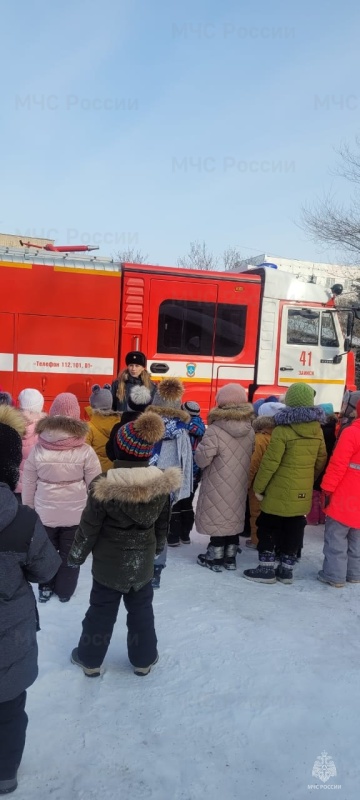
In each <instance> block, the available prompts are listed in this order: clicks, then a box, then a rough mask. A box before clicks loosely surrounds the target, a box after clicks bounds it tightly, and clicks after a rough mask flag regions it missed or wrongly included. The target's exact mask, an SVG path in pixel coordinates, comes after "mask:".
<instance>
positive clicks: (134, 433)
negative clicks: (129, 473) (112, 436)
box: [115, 411, 165, 461]
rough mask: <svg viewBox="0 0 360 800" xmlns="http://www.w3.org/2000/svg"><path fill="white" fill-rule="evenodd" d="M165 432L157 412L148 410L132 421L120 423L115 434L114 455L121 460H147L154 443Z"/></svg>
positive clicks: (158, 440)
mask: <svg viewBox="0 0 360 800" xmlns="http://www.w3.org/2000/svg"><path fill="white" fill-rule="evenodd" d="M164 434H165V425H164V423H163V421H162V419H161V417H159V415H158V414H154V413H153V412H152V411H148V412H147V413H146V414H140V416H139V417H138V418H137V419H136V420H135V421H134V422H128V423H127V425H122V426H121V427H120V428H119V430H118V432H117V434H116V447H115V451H116V456H117V460H121V461H148V460H149V458H150V456H151V454H152V451H153V448H154V445H155V444H156V442H160V440H161V439H162V438H163V436H164Z"/></svg>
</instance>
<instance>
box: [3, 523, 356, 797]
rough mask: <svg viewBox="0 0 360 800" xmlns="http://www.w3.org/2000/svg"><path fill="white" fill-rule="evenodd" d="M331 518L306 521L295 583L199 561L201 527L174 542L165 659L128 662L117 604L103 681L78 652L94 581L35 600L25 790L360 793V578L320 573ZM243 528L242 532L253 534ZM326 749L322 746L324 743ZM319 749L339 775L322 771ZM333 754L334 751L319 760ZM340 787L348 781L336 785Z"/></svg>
mask: <svg viewBox="0 0 360 800" xmlns="http://www.w3.org/2000/svg"><path fill="white" fill-rule="evenodd" d="M322 537H323V528H322V527H320V528H307V534H306V542H305V550H304V555H303V560H302V563H301V564H299V565H298V566H297V568H296V582H295V583H294V584H293V585H292V586H284V585H282V584H276V585H272V586H264V585H257V584H253V583H251V582H249V581H246V580H244V578H243V577H242V570H243V569H244V568H246V567H249V566H253V565H254V563H255V562H256V553H254V551H250V550H244V551H243V553H242V555H241V556H239V557H238V570H237V572H223V573H222V574H216V573H213V572H210V571H209V570H207V569H203V568H201V567H200V566H198V565H197V564H196V555H197V554H198V553H199V552H202V551H204V545H205V544H206V542H207V539H206V538H205V537H202V536H199V535H198V534H192V538H193V540H194V541H193V543H192V544H191V545H190V546H181V548H177V549H173V550H171V551H170V553H169V560H168V566H167V568H166V570H165V571H164V572H163V575H162V586H161V589H160V591H158V592H156V593H155V599H154V608H155V616H156V628H157V634H158V639H159V653H160V661H159V663H158V665H157V666H156V667H155V668H154V670H153V671H152V672H151V674H150V675H149V676H147V677H146V678H139V677H136V676H134V675H133V673H132V670H131V667H130V665H129V663H128V661H127V653H126V628H125V614H124V609H123V608H122V609H121V611H120V614H119V619H118V623H117V626H116V628H115V632H114V636H113V640H112V642H111V646H110V649H109V651H108V655H107V658H106V662H105V665H106V673H105V675H104V676H103V677H102V678H100V679H89V678H86V677H85V676H84V675H83V673H82V671H81V670H80V669H79V668H77V667H75V666H73V665H72V664H71V663H70V661H69V655H70V652H71V649H72V648H73V647H74V646H75V645H76V644H77V641H78V637H79V633H80V624H81V620H82V618H83V615H84V612H85V611H86V608H87V603H88V596H89V590H90V582H91V576H90V566H91V558H90V559H88V561H87V563H86V564H85V566H84V567H82V570H81V576H80V581H79V586H78V589H77V592H76V595H75V597H74V598H73V599H72V601H71V602H70V603H69V604H67V605H62V604H60V603H59V601H58V600H57V598H52V600H51V601H50V602H49V603H48V604H47V605H46V606H40V616H41V627H42V630H41V633H39V636H38V639H39V650H40V657H39V663H40V674H39V678H38V680H37V682H36V683H35V684H34V686H33V687H32V688H31V689H30V690H29V693H28V706H27V708H28V713H29V727H28V737H27V746H26V749H25V753H24V758H23V762H22V765H21V768H20V772H19V788H18V790H17V792H16V798H17V800H25V798H26V800H49V798H51V800H118V799H119V800H147V798H151V799H152V798H156V800H218V799H219V800H237V799H239V800H243V799H244V800H265V799H266V798H269V800H298V799H299V800H304V799H306V798H310V797H311V796H314V795H315V796H317V797H318V796H319V795H320V797H322V796H324V792H321V791H320V790H319V789H309V788H308V786H309V785H316V786H320V787H322V788H326V789H329V791H326V792H325V796H327V797H328V796H329V794H330V797H331V798H332V800H355V798H358V797H359V796H360V763H359V721H360V671H359V666H360V643H359V633H360V585H359V586H356V585H353V586H351V585H348V586H346V588H344V589H332V588H330V587H328V586H324V585H323V584H321V583H319V582H318V581H317V580H315V576H316V573H317V570H318V569H319V568H320V566H321V550H322ZM243 541H244V540H242V542H243ZM324 752H325V753H326V754H327V756H322V753H324ZM318 757H320V758H322V759H323V763H325V764H327V763H329V762H328V761H327V760H326V759H328V758H329V757H330V758H331V759H332V761H333V762H334V764H335V767H336V772H337V774H336V776H335V777H334V776H333V777H326V776H327V772H326V767H325V773H322V780H321V779H320V778H319V777H314V776H313V775H312V770H313V766H314V762H315V760H316V759H317V758H318ZM324 759H325V761H324ZM331 786H341V788H334V789H330V787H331Z"/></svg>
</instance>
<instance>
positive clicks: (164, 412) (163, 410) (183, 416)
mask: <svg viewBox="0 0 360 800" xmlns="http://www.w3.org/2000/svg"><path fill="white" fill-rule="evenodd" d="M149 411H153V412H154V414H159V416H160V417H168V418H169V419H179V420H180V422H185V423H186V422H190V420H191V416H190V414H188V412H187V411H183V409H182V408H174V407H173V406H157V405H151V406H149V407H148V408H147V409H146V411H145V412H144V413H145V414H148V413H149Z"/></svg>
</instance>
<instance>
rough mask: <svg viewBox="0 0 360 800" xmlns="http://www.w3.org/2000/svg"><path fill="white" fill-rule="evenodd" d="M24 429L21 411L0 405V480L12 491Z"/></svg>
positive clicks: (17, 473)
mask: <svg viewBox="0 0 360 800" xmlns="http://www.w3.org/2000/svg"><path fill="white" fill-rule="evenodd" d="M25 430H26V422H25V418H24V416H23V415H22V413H21V411H17V410H16V408H11V406H8V405H5V404H4V405H1V406H0V482H1V483H7V485H8V486H9V487H10V489H11V491H12V492H14V491H15V489H16V486H17V483H18V481H19V475H20V472H19V469H20V464H21V461H22V436H24V433H25Z"/></svg>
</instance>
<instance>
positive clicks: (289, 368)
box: [280, 367, 294, 372]
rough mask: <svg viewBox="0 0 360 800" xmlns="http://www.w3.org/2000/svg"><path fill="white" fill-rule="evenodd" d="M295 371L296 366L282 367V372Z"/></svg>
mask: <svg viewBox="0 0 360 800" xmlns="http://www.w3.org/2000/svg"><path fill="white" fill-rule="evenodd" d="M288 371H289V372H290V371H291V372H294V367H280V372H288Z"/></svg>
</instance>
